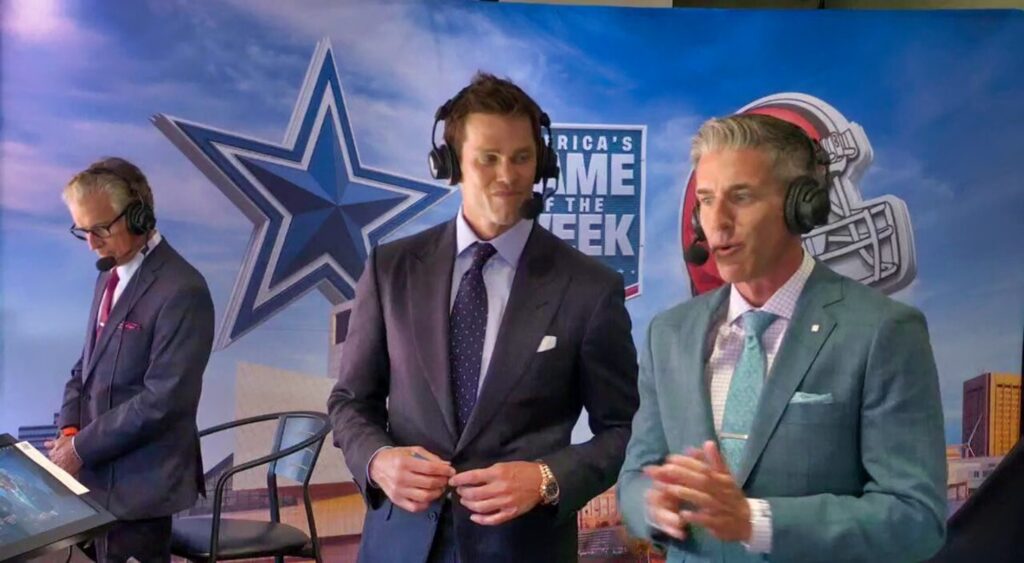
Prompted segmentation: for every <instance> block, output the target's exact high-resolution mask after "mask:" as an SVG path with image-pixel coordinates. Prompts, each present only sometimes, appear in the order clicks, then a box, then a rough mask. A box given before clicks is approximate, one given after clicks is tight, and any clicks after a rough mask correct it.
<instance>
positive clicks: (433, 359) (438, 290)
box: [406, 221, 457, 443]
mask: <svg viewBox="0 0 1024 563" xmlns="http://www.w3.org/2000/svg"><path fill="white" fill-rule="evenodd" d="M415 257H416V259H415V260H413V261H412V265H411V266H410V276H409V280H407V283H406V290H407V301H406V307H407V308H408V310H409V311H410V313H411V314H410V317H411V318H412V319H413V324H414V326H413V328H414V330H415V334H416V338H414V339H413V340H414V341H415V343H416V354H417V356H418V357H419V360H420V364H422V366H423V373H424V374H425V375H426V378H427V383H428V384H429V385H430V390H431V391H432V392H433V394H434V399H435V400H436V401H437V405H438V407H440V409H441V413H442V414H443V416H444V422H445V426H447V428H448V433H449V434H450V436H451V440H452V442H453V443H454V442H455V438H456V436H457V434H456V430H455V406H454V405H453V404H452V385H451V377H450V375H449V370H450V366H449V364H448V317H449V309H450V300H451V291H452V269H453V267H454V264H455V221H450V222H449V223H448V224H447V225H446V226H445V227H444V229H442V230H441V231H440V234H439V236H438V237H436V238H433V239H431V240H430V241H428V242H427V244H426V245H425V246H424V248H423V249H422V251H421V252H419V253H416V255H415ZM417 310H421V311H422V312H417Z"/></svg>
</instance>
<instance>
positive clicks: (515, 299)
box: [446, 225, 570, 452]
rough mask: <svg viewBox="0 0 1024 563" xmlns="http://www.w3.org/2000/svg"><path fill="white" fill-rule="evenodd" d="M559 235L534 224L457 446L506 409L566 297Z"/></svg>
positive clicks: (457, 448) (565, 276) (566, 280)
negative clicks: (557, 251)
mask: <svg viewBox="0 0 1024 563" xmlns="http://www.w3.org/2000/svg"><path fill="white" fill-rule="evenodd" d="M553 239H554V235H551V234H550V233H548V232H547V231H545V230H544V229H543V228H540V227H538V226H536V225H534V227H533V231H532V232H531V233H530V239H529V240H528V241H527V243H526V247H525V248H524V249H523V255H522V256H521V257H520V258H519V266H518V268H517V269H516V275H515V279H514V280H513V282H512V291H511V293H510V294H509V298H508V303H506V305H505V312H504V314H503V315H502V319H501V326H500V327H499V329H498V337H497V339H496V340H495V344H494V352H493V353H492V354H491V361H490V363H489V364H488V367H487V376H486V377H485V378H484V382H483V388H482V389H481V390H480V396H479V398H478V399H477V403H476V406H475V407H474V408H473V414H472V415H470V417H469V420H468V421H467V422H466V428H465V430H464V431H463V433H462V436H461V437H460V439H459V443H458V445H457V446H456V448H455V451H456V452H458V451H459V450H461V449H462V448H463V447H465V445H466V444H468V443H469V442H470V441H471V440H473V438H474V437H475V436H476V435H477V434H479V433H480V431H481V430H482V429H483V428H484V427H485V426H486V425H487V424H488V423H489V422H490V420H491V419H492V418H493V417H494V415H495V414H497V412H498V411H499V410H501V405H502V403H504V401H505V399H506V398H507V397H508V396H509V394H510V393H511V391H512V389H514V388H515V386H516V384H518V382H519V380H520V379H522V377H523V375H524V374H525V373H526V367H527V366H528V365H530V363H531V360H532V358H533V356H534V355H535V354H536V353H537V347H538V346H539V345H540V341H541V339H542V338H543V337H544V333H545V331H546V330H547V328H548V326H549V325H550V324H551V318H552V316H554V314H555V311H557V310H558V306H559V305H560V304H561V302H562V296H563V294H564V293H565V288H566V286H567V285H568V283H569V280H570V276H569V274H568V272H565V271H564V269H563V268H559V267H558V262H557V260H555V252H554V251H555V248H557V247H556V242H555V240H553ZM446 349H447V348H446Z"/></svg>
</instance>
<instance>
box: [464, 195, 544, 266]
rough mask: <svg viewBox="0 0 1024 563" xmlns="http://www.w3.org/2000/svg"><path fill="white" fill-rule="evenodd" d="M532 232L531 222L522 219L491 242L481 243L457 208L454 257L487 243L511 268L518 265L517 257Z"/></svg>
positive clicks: (521, 252) (520, 254)
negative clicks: (476, 244)
mask: <svg viewBox="0 0 1024 563" xmlns="http://www.w3.org/2000/svg"><path fill="white" fill-rule="evenodd" d="M531 230H533V221H531V220H527V219H523V220H521V221H519V222H518V223H516V224H515V225H513V226H512V228H511V229H509V230H507V231H505V232H504V233H501V234H500V235H498V236H496V237H494V238H493V239H491V240H488V241H483V240H481V239H480V237H478V236H477V234H476V232H475V231H473V227H470V226H469V222H467V221H466V218H465V217H464V216H463V215H462V207H461V206H460V207H459V214H458V216H457V217H456V218H455V255H456V256H459V255H461V254H462V253H463V252H464V251H465V250H466V249H467V248H469V247H470V246H472V245H473V243H476V242H489V243H491V244H492V245H493V246H494V249H495V250H497V251H498V256H501V258H502V260H504V261H506V262H508V263H509V264H511V265H512V266H513V267H514V266H516V265H517V264H519V257H520V256H522V254H523V249H524V248H526V241H527V240H528V239H529V238H530V231H531Z"/></svg>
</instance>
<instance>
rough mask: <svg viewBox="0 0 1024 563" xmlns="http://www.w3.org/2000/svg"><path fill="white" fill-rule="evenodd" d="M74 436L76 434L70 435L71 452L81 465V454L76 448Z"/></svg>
mask: <svg viewBox="0 0 1024 563" xmlns="http://www.w3.org/2000/svg"><path fill="white" fill-rule="evenodd" d="M75 438H77V436H72V437H71V453H73V454H75V459H77V460H78V464H79V465H83V462H82V456H80V455H78V448H76V447H75Z"/></svg>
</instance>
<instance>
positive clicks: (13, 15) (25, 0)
mask: <svg viewBox="0 0 1024 563" xmlns="http://www.w3.org/2000/svg"><path fill="white" fill-rule="evenodd" d="M0 10H2V12H3V18H0V19H2V24H0V26H2V29H3V32H4V34H5V35H9V37H12V38H15V39H17V40H20V41H23V42H25V43H29V44H36V45H40V44H42V45H51V46H69V45H77V46H82V45H83V44H96V43H99V42H100V41H101V39H100V36H99V35H97V34H96V33H94V32H92V31H90V30H88V29H86V28H84V27H82V26H80V25H78V23H76V22H75V21H74V19H72V17H71V16H70V14H69V13H68V10H69V4H68V3H67V2H60V1H58V0H7V1H6V2H4V4H3V7H2V8H0Z"/></svg>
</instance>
